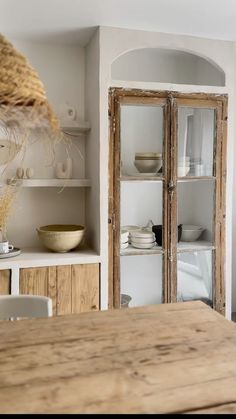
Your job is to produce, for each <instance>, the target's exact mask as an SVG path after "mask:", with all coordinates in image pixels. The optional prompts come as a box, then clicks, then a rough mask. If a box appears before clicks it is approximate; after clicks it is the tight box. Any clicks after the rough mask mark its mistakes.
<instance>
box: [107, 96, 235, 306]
mask: <svg viewBox="0 0 236 419" xmlns="http://www.w3.org/2000/svg"><path fill="white" fill-rule="evenodd" d="M227 100H228V99H227V95H223V94H208V93H193V94H191V93H180V92H170V91H148V90H139V89H122V88H110V90H109V121H110V129H109V132H110V134H109V136H110V140H109V218H108V232H109V307H110V308H113V307H115V308H117V307H119V306H120V179H121V158H120V151H121V147H120V108H121V105H124V104H127V105H128V104H129V105H131V104H137V105H140V104H143V105H148V104H149V105H159V106H162V108H163V220H162V222H163V226H164V233H163V252H162V253H163V287H162V289H163V302H165V303H170V302H175V301H176V300H177V234H176V226H177V171H176V168H177V159H178V154H177V153H178V141H177V125H178V109H179V107H182V106H187V107H194V108H208V109H214V110H215V128H216V129H215V139H214V155H213V176H214V177H215V180H214V182H215V193H214V216H213V243H214V250H213V251H212V252H213V263H212V270H213V308H214V309H215V310H217V311H218V312H220V313H222V314H224V312H225V278H224V273H225V266H224V260H225V217H226V208H225V202H226V196H225V195H226V132H227ZM200 179H202V178H200ZM170 184H172V185H173V190H172V193H171V194H170V193H169V192H168V186H169V185H170Z"/></svg>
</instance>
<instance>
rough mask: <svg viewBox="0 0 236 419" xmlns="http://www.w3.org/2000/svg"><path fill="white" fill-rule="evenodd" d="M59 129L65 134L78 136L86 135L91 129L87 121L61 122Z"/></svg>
mask: <svg viewBox="0 0 236 419" xmlns="http://www.w3.org/2000/svg"><path fill="white" fill-rule="evenodd" d="M61 129H62V131H63V132H64V133H65V134H69V135H70V134H72V135H80V134H85V133H87V132H88V131H89V130H90V129H91V127H90V124H89V122H87V121H70V122H68V121H67V122H61Z"/></svg>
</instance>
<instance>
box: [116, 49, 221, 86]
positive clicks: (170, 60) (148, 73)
mask: <svg viewBox="0 0 236 419" xmlns="http://www.w3.org/2000/svg"><path fill="white" fill-rule="evenodd" d="M111 78H112V79H113V80H127V81H143V82H159V83H173V84H191V85H202V86H225V73H224V71H223V70H222V69H221V68H220V67H219V66H218V65H217V64H215V63H213V62H212V61H210V60H209V61H208V60H206V59H205V58H202V57H200V56H199V55H195V54H192V53H189V52H186V51H180V50H172V49H162V48H142V49H136V50H132V51H129V52H126V53H124V54H122V55H121V56H119V57H118V58H117V59H116V60H114V61H113V63H112V65H111Z"/></svg>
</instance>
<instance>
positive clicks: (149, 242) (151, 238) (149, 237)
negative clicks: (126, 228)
mask: <svg viewBox="0 0 236 419" xmlns="http://www.w3.org/2000/svg"><path fill="white" fill-rule="evenodd" d="M130 236H131V245H132V246H133V247H136V248H137V249H152V247H154V246H155V245H156V237H155V234H154V233H152V232H151V231H143V230H136V231H131V232H130Z"/></svg>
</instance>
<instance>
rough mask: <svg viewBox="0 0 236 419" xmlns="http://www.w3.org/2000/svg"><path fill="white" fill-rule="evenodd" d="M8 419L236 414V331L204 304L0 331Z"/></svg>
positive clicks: (0, 405) (3, 326) (2, 396)
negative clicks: (24, 417)
mask: <svg viewBox="0 0 236 419" xmlns="http://www.w3.org/2000/svg"><path fill="white" fill-rule="evenodd" d="M0 337H1V339H0V412H1V413H109V412H112V413H168V412H173V413H178V412H181V413H183V412H197V413H200V412H204V413H213V412H217V413H220V412H228V413H229V412H236V324H234V323H232V322H230V321H228V320H226V319H224V318H223V317H222V316H221V315H219V314H218V313H216V312H215V311H213V310H212V309H211V308H209V307H208V306H207V305H205V304H203V303H201V302H188V303H178V304H168V305H167V304H163V305H159V306H148V307H141V308H134V309H121V310H113V311H103V312H96V313H85V314H79V315H77V314H75V315H68V316H60V317H54V318H50V319H35V320H22V321H17V322H1V323H0Z"/></svg>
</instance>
